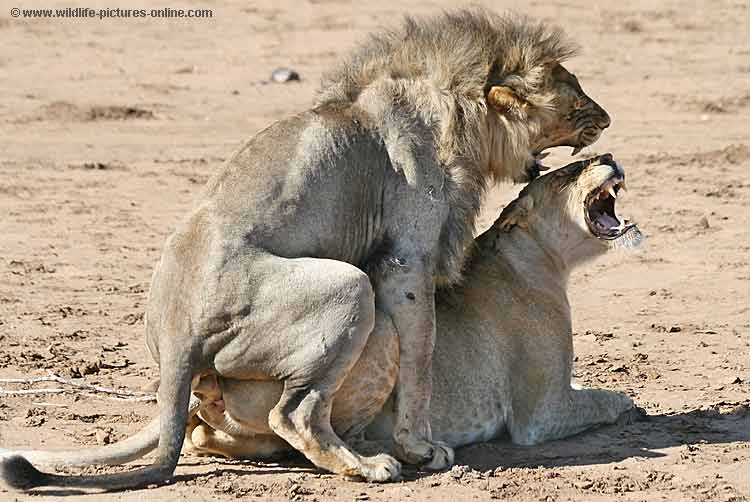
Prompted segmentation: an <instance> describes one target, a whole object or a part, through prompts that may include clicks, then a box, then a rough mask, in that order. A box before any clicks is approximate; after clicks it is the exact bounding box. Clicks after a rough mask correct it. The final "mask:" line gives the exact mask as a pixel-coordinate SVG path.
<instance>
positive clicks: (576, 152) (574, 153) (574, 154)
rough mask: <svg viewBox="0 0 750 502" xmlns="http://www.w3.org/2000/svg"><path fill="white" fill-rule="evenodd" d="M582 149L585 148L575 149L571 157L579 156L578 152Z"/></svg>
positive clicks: (578, 147)
mask: <svg viewBox="0 0 750 502" xmlns="http://www.w3.org/2000/svg"><path fill="white" fill-rule="evenodd" d="M582 148H583V147H580V146H576V147H574V148H573V151H572V152H571V154H570V156H571V157H575V156H576V155H578V152H580V151H581V149H582Z"/></svg>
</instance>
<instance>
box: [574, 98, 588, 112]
mask: <svg viewBox="0 0 750 502" xmlns="http://www.w3.org/2000/svg"><path fill="white" fill-rule="evenodd" d="M585 104H586V100H585V99H583V98H578V99H576V100H575V102H574V103H573V108H575V109H576V110H580V109H581V108H583V106H584V105H585Z"/></svg>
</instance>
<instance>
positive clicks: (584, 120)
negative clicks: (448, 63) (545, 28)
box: [486, 26, 611, 181]
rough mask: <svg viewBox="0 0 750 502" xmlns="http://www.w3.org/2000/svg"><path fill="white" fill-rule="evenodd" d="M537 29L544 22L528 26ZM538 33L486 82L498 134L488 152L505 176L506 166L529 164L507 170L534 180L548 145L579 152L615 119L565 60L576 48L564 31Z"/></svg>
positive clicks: (516, 177) (492, 123)
mask: <svg viewBox="0 0 750 502" xmlns="http://www.w3.org/2000/svg"><path fill="white" fill-rule="evenodd" d="M534 28H536V29H538V28H539V27H535V26H527V29H528V30H530V31H533V29H534ZM535 35H536V36H537V39H536V40H535V44H534V45H529V46H528V48H527V49H528V51H527V53H525V54H522V57H520V59H519V61H517V62H516V64H512V62H508V61H505V60H503V61H502V62H498V65H500V64H501V65H502V66H500V69H496V70H494V71H491V72H490V77H489V79H488V83H487V86H486V100H487V104H488V105H489V106H488V117H487V120H488V125H489V127H488V130H489V134H490V135H491V136H494V137H492V142H493V144H494V148H493V149H490V151H489V152H488V155H489V156H490V164H491V167H493V169H492V170H493V171H494V172H496V173H500V175H501V176H502V175H503V169H505V170H507V168H508V167H511V166H514V165H516V166H525V169H524V170H521V171H518V170H517V171H515V172H511V173H507V172H505V173H504V174H505V175H506V176H507V175H510V176H509V177H511V178H513V179H514V180H515V181H530V180H532V179H534V178H536V177H537V176H538V175H539V173H540V171H543V170H546V169H547V167H545V166H544V165H543V164H542V163H541V160H542V159H543V158H544V157H546V156H547V152H545V150H547V149H548V148H552V147H556V146H570V147H572V148H573V151H572V155H576V154H577V153H578V152H579V151H580V150H581V149H582V148H584V147H586V146H589V145H591V144H592V143H594V142H595V141H596V140H597V139H599V136H601V134H602V131H604V129H606V128H607V127H609V125H610V123H611V120H610V118H609V115H608V114H607V112H606V111H605V110H604V109H603V108H602V107H601V106H599V104H597V103H596V102H595V101H594V100H593V99H591V98H590V97H589V96H588V95H587V94H586V93H585V92H584V91H583V89H582V88H581V85H580V84H579V82H578V79H577V78H576V77H575V75H573V74H572V73H570V72H568V70H567V69H565V67H564V66H563V65H562V64H561V62H562V61H563V60H564V59H566V58H567V57H569V56H570V55H572V54H573V53H574V50H575V49H574V48H571V46H570V45H569V43H568V42H566V41H565V40H564V38H563V35H562V33H561V32H558V31H552V32H550V33H548V34H539V33H535ZM513 156H515V157H516V158H517V160H516V162H513V158H512V157H513ZM498 162H502V163H503V164H504V166H503V165H498ZM493 164H494V165H493Z"/></svg>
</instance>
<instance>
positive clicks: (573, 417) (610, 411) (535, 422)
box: [510, 388, 635, 445]
mask: <svg viewBox="0 0 750 502" xmlns="http://www.w3.org/2000/svg"><path fill="white" fill-rule="evenodd" d="M634 406H635V405H634V404H633V400H632V399H631V398H630V396H628V395H626V394H623V393H620V392H614V391H610V390H604V389H571V388H569V389H566V390H564V391H563V392H560V393H558V394H557V396H554V397H552V398H550V399H549V400H548V401H547V402H544V403H543V404H541V405H539V406H537V410H536V411H535V412H534V413H533V414H532V415H531V416H529V417H528V419H526V420H523V419H521V420H515V421H513V422H512V424H511V426H510V436H511V439H512V440H513V442H514V443H517V444H523V445H534V444H539V443H542V442H544V441H551V440H554V439H561V438H565V437H568V436H572V435H575V434H578V433H580V432H583V431H585V430H588V429H591V428H592V427H595V426H597V425H605V424H613V423H615V422H617V421H618V419H619V418H620V417H621V416H622V415H623V414H624V413H627V412H629V411H630V410H633V409H634Z"/></svg>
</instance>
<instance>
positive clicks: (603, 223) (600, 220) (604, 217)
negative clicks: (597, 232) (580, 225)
mask: <svg viewBox="0 0 750 502" xmlns="http://www.w3.org/2000/svg"><path fill="white" fill-rule="evenodd" d="M594 223H595V224H596V226H597V227H599V228H602V229H604V230H611V229H613V228H618V227H619V226H620V222H619V221H617V218H613V217H611V216H610V215H608V214H607V213H602V214H600V215H599V216H597V217H596V220H595V221H594Z"/></svg>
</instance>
